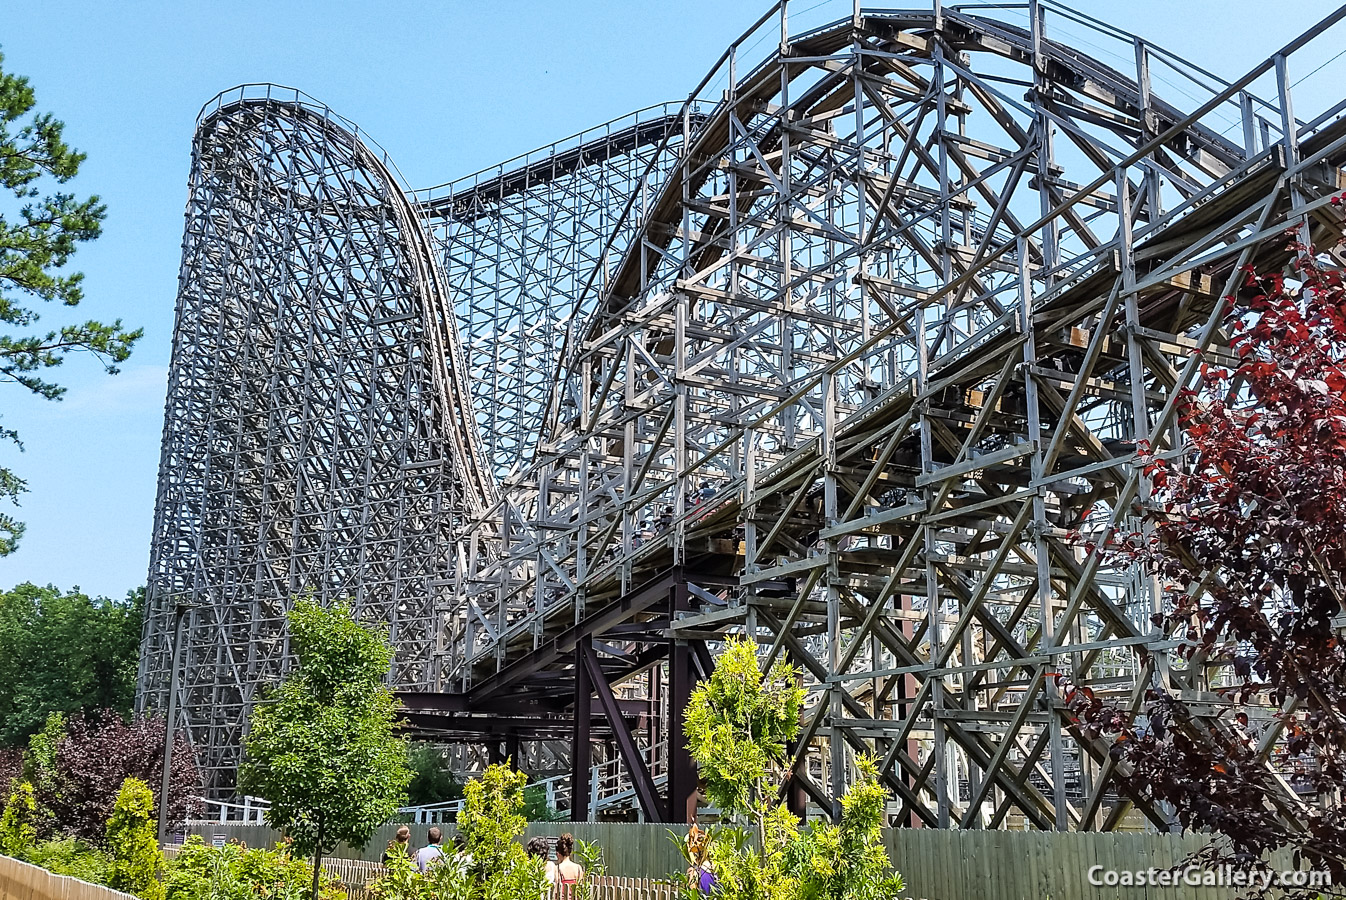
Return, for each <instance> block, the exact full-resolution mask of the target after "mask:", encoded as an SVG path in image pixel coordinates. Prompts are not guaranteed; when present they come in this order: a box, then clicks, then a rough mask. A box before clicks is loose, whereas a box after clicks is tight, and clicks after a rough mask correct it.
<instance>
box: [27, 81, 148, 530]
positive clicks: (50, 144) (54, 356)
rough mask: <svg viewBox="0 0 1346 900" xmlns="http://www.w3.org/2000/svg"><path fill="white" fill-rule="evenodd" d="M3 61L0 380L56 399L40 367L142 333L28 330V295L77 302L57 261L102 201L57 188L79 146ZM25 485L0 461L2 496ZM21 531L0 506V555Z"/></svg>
mask: <svg viewBox="0 0 1346 900" xmlns="http://www.w3.org/2000/svg"><path fill="white" fill-rule="evenodd" d="M3 63H4V57H3V56H0V196H7V197H8V198H9V200H8V202H7V203H4V204H0V323H3V324H4V325H7V326H12V327H13V328H14V329H15V331H14V332H13V333H9V334H0V381H5V382H11V383H14V384H17V385H19V386H21V387H23V388H25V389H27V390H28V391H31V392H32V393H34V394H37V395H38V396H40V397H44V398H46V399H48V400H57V399H59V398H60V397H61V394H62V393H63V392H64V388H62V387H60V386H59V385H58V384H56V383H55V382H53V381H49V380H47V379H46V377H45V374H44V373H45V371H46V370H48V369H51V368H53V367H56V366H59V365H61V363H62V362H64V361H65V359H66V357H68V356H69V355H70V354H71V353H81V352H82V353H88V354H90V355H92V356H94V357H95V358H96V359H97V360H98V361H99V362H100V363H101V364H102V365H103V367H104V368H105V369H106V370H107V371H108V372H110V373H113V372H116V371H117V364H118V363H121V362H124V361H125V360H126V359H127V358H128V357H129V356H130V354H131V347H132V345H134V344H135V342H136V341H137V340H139V339H140V337H141V335H142V333H143V332H142V331H141V330H135V331H130V330H127V329H126V328H123V327H122V323H121V320H120V319H119V320H117V321H115V322H113V323H112V324H110V325H109V324H104V323H102V322H98V321H93V320H90V321H87V322H83V323H78V324H72V325H64V326H62V327H60V328H57V329H54V330H45V331H33V330H32V329H33V326H34V325H35V324H36V323H37V321H38V318H39V315H38V313H37V311H36V310H35V309H34V308H33V306H32V304H33V302H34V301H39V302H47V303H50V302H55V303H60V304H62V305H64V306H76V305H78V304H79V302H80V300H81V299H82V298H83V286H82V283H81V282H82V281H83V276H82V275H81V274H80V273H66V272H65V271H64V270H65V267H66V265H67V264H68V263H69V262H70V258H71V256H72V255H73V254H74V252H75V250H76V249H77V248H78V245H79V244H81V243H83V242H85V241H91V240H93V239H94V238H96V237H98V235H99V233H100V232H101V231H102V225H103V219H104V217H105V216H106V213H107V209H106V207H105V206H104V205H103V203H102V202H101V201H100V200H99V199H98V197H96V196H93V197H86V198H84V199H82V200H81V199H77V198H76V197H75V195H74V194H72V193H68V192H65V191H62V190H59V189H54V188H55V187H56V186H57V185H63V184H65V183H66V182H68V181H70V179H72V178H74V177H75V175H76V174H77V173H78V172H79V168H80V165H81V164H82V163H83V162H84V154H82V153H79V152H77V151H75V150H73V149H71V147H70V146H69V145H68V144H67V143H66V142H65V137H64V131H65V126H64V125H63V124H62V123H61V122H60V121H58V120H57V119H56V118H55V117H53V116H52V115H51V114H50V113H42V112H37V111H36V107H37V100H36V96H35V94H34V92H33V88H32V87H31V86H30V85H29V83H28V79H26V78H23V77H20V76H17V75H14V74H11V73H9V72H5V71H4V70H3V68H2V66H3ZM48 191H50V193H47V192H48ZM0 439H7V440H9V441H12V442H14V443H15V444H16V445H17V444H18V434H17V433H16V432H14V431H13V430H12V429H0ZM20 446H21V445H20ZM25 490H26V486H25V484H24V482H23V480H22V479H21V478H19V477H18V476H17V475H16V474H15V473H14V472H13V471H12V470H10V469H8V468H3V467H0V498H4V499H7V500H10V501H13V502H16V503H17V501H18V498H19V496H20V495H21V494H22V493H23V492H24V491H25ZM22 534H23V525H22V524H21V523H20V522H18V521H16V520H15V519H14V518H13V517H12V516H10V515H7V514H0V556H5V555H7V554H9V553H11V552H13V550H14V548H15V547H16V546H17V544H18V540H19V538H20V537H21V536H22Z"/></svg>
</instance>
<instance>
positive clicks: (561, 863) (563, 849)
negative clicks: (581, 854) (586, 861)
mask: <svg viewBox="0 0 1346 900" xmlns="http://www.w3.org/2000/svg"><path fill="white" fill-rule="evenodd" d="M574 852H575V836H574V835H572V834H571V833H570V832H568V831H567V832H566V833H565V834H563V835H561V836H560V837H559V838H557V839H556V883H557V884H560V885H562V886H567V885H572V884H579V882H580V881H581V880H582V879H583V878H584V866H582V865H580V864H579V863H577V862H575V861H574V860H573V859H571V858H570V856H571V854H573V853H574Z"/></svg>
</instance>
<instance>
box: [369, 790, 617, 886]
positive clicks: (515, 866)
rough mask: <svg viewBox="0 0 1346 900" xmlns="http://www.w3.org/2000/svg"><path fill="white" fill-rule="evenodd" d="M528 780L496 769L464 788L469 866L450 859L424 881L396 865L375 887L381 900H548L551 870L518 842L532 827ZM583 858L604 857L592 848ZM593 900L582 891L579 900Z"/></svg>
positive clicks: (404, 864)
mask: <svg viewBox="0 0 1346 900" xmlns="http://www.w3.org/2000/svg"><path fill="white" fill-rule="evenodd" d="M527 782H528V776H527V775H524V774H522V773H519V772H513V771H511V770H510V769H509V767H508V766H503V765H501V766H490V767H489V768H487V769H486V771H485V772H483V773H482V775H481V777H480V778H477V779H474V780H472V781H470V782H468V784H467V785H466V786H465V787H464V790H463V795H464V802H463V809H462V810H461V811H460V812H459V813H458V833H459V834H461V835H462V836H463V837H464V838H465V839H466V841H467V847H466V852H467V856H468V857H470V858H471V863H470V864H468V863H467V861H466V859H464V858H463V857H461V856H456V855H452V854H450V855H447V856H445V858H443V859H442V860H440V861H439V862H437V863H435V865H433V866H431V867H430V871H429V872H427V873H426V874H425V875H424V876H422V875H421V874H420V873H419V872H418V871H417V870H416V867H415V865H414V864H413V863H411V861H410V860H406V859H402V858H400V857H399V858H396V859H394V860H392V862H391V864H390V865H389V866H388V868H387V870H386V872H385V873H384V875H383V876H382V877H381V878H380V879H379V880H378V881H376V882H375V883H374V884H372V885H370V892H371V894H372V895H373V896H374V897H375V898H377V900H537V898H539V897H546V896H548V892H549V887H550V886H549V885H548V883H547V872H546V865H545V863H543V862H542V860H540V859H534V858H532V857H530V856H528V854H527V853H526V852H525V851H524V849H523V847H522V846H520V844H519V843H518V841H517V840H516V838H518V836H519V835H521V834H523V832H524V829H526V828H527V827H528V820H527V819H526V818H524V816H523V810H524V803H525V797H524V793H525V791H524V786H525V785H526V784H527ZM581 849H582V852H585V853H589V854H593V855H594V856H595V857H596V856H597V854H598V853H599V851H598V849H597V847H596V846H595V845H592V844H583V845H582V848H581ZM588 896H589V895H588V894H587V893H586V892H585V889H584V888H581V889H580V891H579V892H577V893H576V900H586V898H587V897H588Z"/></svg>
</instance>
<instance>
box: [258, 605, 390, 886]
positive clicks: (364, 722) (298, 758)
mask: <svg viewBox="0 0 1346 900" xmlns="http://www.w3.org/2000/svg"><path fill="white" fill-rule="evenodd" d="M289 624H290V647H291V649H293V651H294V653H295V656H296V657H297V659H298V666H297V668H296V669H295V671H294V673H293V674H292V675H291V676H290V677H289V678H287V679H286V680H285V681H284V682H283V683H282V684H281V685H280V686H279V687H277V688H276V689H275V690H273V691H272V692H270V694H269V695H268V696H267V697H266V698H265V700H264V701H263V702H261V703H259V704H257V706H256V707H255V708H254V710H253V714H252V722H251V729H250V731H249V734H248V738H247V742H246V747H245V756H244V759H243V764H242V766H241V767H240V769H239V785H240V787H241V788H242V789H243V790H245V791H247V792H248V793H251V794H254V795H256V796H260V797H264V798H265V799H267V800H269V801H270V803H271V805H270V807H269V808H268V809H267V812H266V822H267V824H268V825H270V826H271V827H273V828H278V829H283V830H284V831H285V832H286V833H287V834H288V835H289V836H290V837H291V838H292V839H293V840H294V846H295V850H296V852H298V853H300V854H305V855H307V854H312V855H313V894H314V897H315V898H316V897H317V894H318V887H319V878H320V873H321V871H322V857H323V855H324V854H326V853H330V852H331V851H332V850H334V849H336V846H337V844H338V843H341V842H345V843H347V844H349V845H351V846H353V847H363V846H364V845H365V844H366V843H368V842H369V838H370V837H371V836H372V835H373V833H374V829H376V828H377V827H378V826H379V825H382V824H383V823H384V822H386V821H388V820H389V819H390V818H392V816H393V814H394V813H395V812H396V811H397V808H398V807H399V806H401V805H402V804H403V803H405V802H406V791H407V784H408V783H409V782H410V780H411V770H410V769H409V768H408V767H407V749H406V743H405V742H404V741H403V740H401V739H400V738H399V737H397V735H396V734H395V732H394V713H395V709H396V700H395V699H394V697H393V694H392V691H390V690H389V689H388V687H387V685H386V684H385V683H384V677H385V676H386V675H387V673H388V671H389V669H390V667H391V665H392V659H393V650H392V647H391V646H390V645H389V643H388V638H387V635H386V634H382V633H376V632H375V631H374V630H372V629H370V628H368V627H366V626H364V625H362V624H360V623H358V622H356V621H355V620H354V619H352V618H351V612H350V609H349V607H346V606H344V605H342V606H337V607H334V608H331V609H325V608H323V607H322V606H320V605H318V604H317V603H314V602H311V601H308V600H301V601H298V602H296V603H295V606H294V609H293V610H292V611H291V613H290V616H289Z"/></svg>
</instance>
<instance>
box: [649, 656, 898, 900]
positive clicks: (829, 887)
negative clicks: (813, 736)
mask: <svg viewBox="0 0 1346 900" xmlns="http://www.w3.org/2000/svg"><path fill="white" fill-rule="evenodd" d="M803 700H804V690H803V688H802V686H801V684H800V679H799V675H798V673H796V672H795V671H794V670H792V669H791V668H790V667H788V666H783V665H780V664H778V665H776V666H775V667H773V668H772V669H771V671H770V672H769V673H766V674H763V673H762V672H761V671H760V670H759V668H758V665H757V655H756V644H755V643H754V642H752V641H747V640H738V639H731V640H729V641H727V642H726V644H725V650H724V653H723V654H721V656H720V659H719V662H718V664H717V666H716V668H715V672H714V674H712V675H711V677H710V678H709V679H708V680H707V681H705V682H703V683H702V684H700V685H698V686H697V688H696V690H694V691H693V692H692V697H691V700H690V702H689V703H688V704H687V718H686V728H687V742H688V749H689V750H691V752H692V758H693V759H695V760H696V763H697V766H698V768H699V770H700V774H701V777H702V778H704V779H705V780H706V785H707V793H708V794H709V796H710V798H711V800H712V802H715V803H716V804H717V805H718V806H720V808H721V809H723V810H726V811H728V812H730V813H731V814H732V815H733V816H734V818H735V819H737V820H738V821H739V822H742V821H744V820H747V821H749V822H751V823H752V825H753V826H754V827H753V829H752V831H751V832H749V831H748V830H746V829H742V828H733V827H724V828H721V829H719V830H718V831H716V832H715V838H714V840H713V841H712V842H711V845H710V848H709V861H710V865H709V867H708V869H709V871H710V872H711V873H712V874H713V876H714V878H715V879H716V881H717V882H718V886H717V889H716V896H717V897H718V898H720V900H887V898H891V897H896V896H897V895H898V893H899V892H901V891H902V890H903V889H904V887H903V884H902V878H901V876H900V875H898V874H897V873H896V872H894V871H893V870H892V865H891V864H890V863H889V861H888V855H887V853H886V851H885V850H884V847H883V840H882V834H881V830H880V828H881V826H882V824H883V813H884V801H885V800H886V796H887V795H886V793H885V791H884V789H883V787H882V786H881V785H880V784H879V773H878V768H877V767H876V766H875V765H874V763H873V761H872V760H869V759H866V758H864V757H860V758H859V759H857V760H856V769H857V770H858V774H859V777H858V778H857V779H856V781H855V782H854V783H853V784H852V785H851V787H850V789H849V790H848V791H847V792H846V795H845V796H844V797H843V798H842V800H841V807H842V816H841V822H840V823H839V824H837V825H830V824H819V825H817V826H815V827H813V828H812V829H809V830H802V829H801V828H800V825H799V821H798V820H797V819H796V818H795V817H794V815H793V814H791V813H790V811H789V810H788V809H787V808H786V807H785V805H784V804H781V803H777V802H776V800H775V798H776V797H777V796H779V793H780V787H781V783H782V780H783V779H784V777H785V774H786V769H785V766H786V763H787V762H788V757H787V755H786V742H787V741H789V740H791V739H793V738H794V736H795V735H796V733H797V732H798V729H799V713H800V709H801V707H802V705H803ZM679 846H683V845H682V842H679ZM683 852H684V854H686V855H687V862H688V865H689V871H690V872H691V873H692V874H693V875H698V872H697V871H696V867H697V866H698V864H699V863H700V862H702V860H700V859H696V858H693V857H692V854H691V852H690V851H689V850H688V848H686V847H683ZM676 881H677V882H678V883H680V884H681V885H682V890H681V893H682V896H683V897H684V898H688V900H692V898H695V900H701V898H702V895H701V893H700V891H699V889H698V887H697V886H695V885H693V884H692V883H691V879H688V878H678V879H676Z"/></svg>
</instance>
